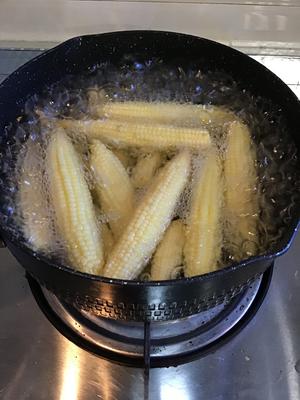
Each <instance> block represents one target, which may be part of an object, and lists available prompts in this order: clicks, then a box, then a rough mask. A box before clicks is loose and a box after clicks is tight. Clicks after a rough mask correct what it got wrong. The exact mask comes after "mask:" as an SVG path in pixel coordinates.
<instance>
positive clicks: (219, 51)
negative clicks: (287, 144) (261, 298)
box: [0, 31, 300, 321]
mask: <svg viewBox="0 0 300 400" xmlns="http://www.w3.org/2000/svg"><path fill="white" fill-rule="evenodd" d="M135 52H138V53H139V54H140V55H141V56H143V55H144V56H145V57H147V58H150V57H158V58H163V59H164V60H167V61H170V63H172V60H177V62H178V60H180V62H181V63H183V64H184V63H188V62H194V61H195V62H197V63H198V64H200V65H201V66H202V65H203V68H205V69H207V70H208V69H210V70H219V69H221V70H223V71H224V72H225V73H228V74H229V75H230V76H232V77H233V78H234V79H235V80H237V81H239V82H241V83H242V85H243V87H244V88H245V89H246V90H247V91H248V92H249V93H251V94H252V95H253V96H255V97H261V98H264V99H267V100H270V101H271V103H272V104H273V105H274V109H276V110H280V112H281V113H282V116H283V117H284V120H285V121H286V122H285V124H286V129H287V132H289V134H290V135H291V137H292V138H293V140H294V141H295V143H296V146H297V148H298V149H299V148H300V135H299V133H300V118H299V117H300V104H299V101H298V99H297V97H296V96H295V95H294V94H293V93H292V91H291V90H290V89H289V88H288V87H287V86H286V85H285V84H284V83H283V82H282V81H281V80H280V79H279V78H277V77H276V76H275V75H274V74H273V73H271V72H270V71H268V70H267V69H266V68H265V67H263V66H262V65H260V64H259V63H257V62H256V61H254V60H253V59H251V58H250V57H248V56H246V55H244V54H242V53H240V52H238V51H236V50H234V49H231V48H229V47H226V46H223V45H221V44H218V43H215V42H212V41H210V40H206V39H201V38H197V37H193V36H189V35H183V34H177V33H168V32H156V31H129V32H114V33H107V34H100V35H90V36H83V37H77V38H74V39H70V40H68V41H67V42H65V43H63V44H61V45H59V46H57V47H55V48H54V49H51V50H49V51H46V52H45V53H43V54H42V55H40V56H38V57H37V58H35V59H34V60H32V61H30V62H28V63H27V64H25V65H24V66H22V67H21V68H19V69H18V70H17V71H16V72H14V73H13V74H12V75H11V76H9V77H8V78H7V79H6V80H5V81H4V82H3V83H2V84H1V85H0V135H2V137H3V136H4V129H5V127H6V126H7V125H9V124H10V123H11V122H12V121H14V120H15V119H16V118H17V117H18V116H19V115H22V114H23V113H24V104H25V101H26V99H28V98H29V97H30V96H32V95H34V94H38V93H41V92H42V91H43V89H44V88H45V87H46V86H49V85H51V84H53V83H55V82H57V81H59V80H61V79H62V77H64V76H67V75H70V74H71V75H80V74H82V73H84V72H85V71H86V70H87V69H88V68H90V67H91V66H94V65H95V64H97V63H101V62H106V61H110V62H116V63H117V62H118V61H120V60H121V59H122V58H123V57H124V55H125V54H130V53H135ZM6 145H7V144H6V141H4V143H3V140H2V142H1V144H0V153H2V154H3V153H4V152H3V150H4V148H5V146H6ZM0 155H1V154H0ZM299 215H300V212H299V206H297V207H296V208H295V211H294V216H293V218H292V221H291V223H290V224H289V226H288V227H287V229H286V231H285V235H284V237H283V238H282V240H281V241H280V242H278V243H277V244H276V248H273V249H272V253H270V254H268V253H267V254H265V255H263V256H258V257H252V258H250V259H248V260H247V261H245V262H242V263H239V264H234V265H231V266H230V267H227V268H225V269H222V270H219V271H216V272H212V273H209V274H206V275H203V276H196V277H193V278H185V279H179V280H170V281H164V282H137V281H122V280H116V279H107V278H102V277H99V276H92V275H88V274H84V273H81V272H77V271H74V270H72V269H69V268H67V267H64V266H62V265H56V264H54V263H51V262H49V260H47V259H46V258H44V257H42V256H38V255H36V254H34V253H33V252H32V251H31V250H29V249H28V248H27V247H26V246H25V245H24V244H22V243H20V242H18V241H17V240H16V239H15V237H14V236H13V235H12V234H11V233H10V231H9V230H8V229H7V226H6V225H5V223H4V221H1V222H0V234H1V236H2V238H3V240H4V242H5V244H6V245H7V247H8V248H9V249H10V251H11V252H12V253H13V254H14V256H15V257H16V258H17V259H18V261H19V262H20V263H21V264H22V265H23V266H24V268H25V269H26V270H27V271H28V272H29V274H31V275H32V276H33V277H34V278H35V279H36V280H37V281H38V282H39V283H40V284H41V285H43V286H45V287H46V288H48V289H49V290H50V291H52V292H54V293H55V294H56V295H58V296H59V297H60V298H62V299H63V300H65V301H66V302H69V303H72V304H73V305H75V306H76V307H80V308H83V309H85V310H88V311H92V312H94V313H96V314H98V315H101V316H104V317H108V318H117V319H123V320H139V321H145V320H150V319H151V320H161V319H176V318H182V317H186V316H188V315H191V314H195V313H197V312H200V311H202V310H205V309H207V308H210V307H212V306H214V305H216V304H218V303H221V302H223V301H224V300H229V299H231V298H232V297H233V296H235V295H236V294H237V293H239V292H241V291H242V290H243V289H244V288H245V286H246V285H249V284H250V283H251V282H252V281H253V280H254V279H256V277H257V276H258V275H260V274H261V273H263V272H264V271H265V270H266V269H267V268H268V267H269V266H270V265H271V263H272V261H273V260H274V258H276V257H277V256H279V255H281V254H283V253H284V252H285V251H286V250H287V249H288V248H289V246H290V244H291V242H292V240H293V237H294V236H295V233H296V230H297V227H298V222H299Z"/></svg>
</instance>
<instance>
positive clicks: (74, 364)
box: [59, 342, 80, 400]
mask: <svg viewBox="0 0 300 400" xmlns="http://www.w3.org/2000/svg"><path fill="white" fill-rule="evenodd" d="M74 350H75V351H74ZM62 354H63V358H64V359H63V367H62V369H61V372H62V377H61V378H62V380H61V389H60V395H59V400H77V399H78V392H79V386H80V359H79V357H78V356H77V355H76V347H75V346H74V345H73V344H72V343H70V342H69V343H67V344H66V343H64V345H63V347H62Z"/></svg>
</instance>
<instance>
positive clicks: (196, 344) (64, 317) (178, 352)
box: [27, 266, 273, 368]
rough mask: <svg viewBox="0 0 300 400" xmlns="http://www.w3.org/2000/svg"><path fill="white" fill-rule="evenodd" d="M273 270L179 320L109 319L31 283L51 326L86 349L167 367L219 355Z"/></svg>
mask: <svg viewBox="0 0 300 400" xmlns="http://www.w3.org/2000/svg"><path fill="white" fill-rule="evenodd" d="M272 271H273V266H272V267H270V268H269V269H268V271H267V272H265V274H264V275H263V276H261V277H259V278H258V279H257V280H255V281H254V282H253V283H252V284H251V286H249V287H248V288H247V289H245V290H244V291H243V292H242V293H240V294H239V295H237V296H236V297H235V298H234V299H232V300H231V301H230V302H229V303H227V304H221V305H218V306H216V307H214V308H211V309H210V310H207V311H204V312H201V313H199V314H196V315H192V316H190V317H187V318H184V319H178V320H175V321H152V322H151V321H149V322H145V323H143V322H128V321H117V320H110V319H107V318H103V317H98V316H95V315H91V314H89V313H88V312H86V311H83V310H78V309H76V308H75V307H73V306H71V305H69V304H66V303H64V302H62V301H60V300H59V299H58V298H57V297H56V296H55V295H53V294H52V293H51V292H49V291H47V290H46V289H44V288H42V287H41V286H40V285H39V284H38V283H37V282H36V281H35V280H34V279H33V278H32V277H31V276H28V277H27V278H28V281H29V285H30V288H31V290H32V293H33V295H34V297H35V299H36V301H37V303H38V304H39V306H40V308H41V309H42V311H43V312H44V314H45V315H46V316H47V318H48V319H49V320H50V322H51V323H52V324H53V325H54V326H55V327H56V328H57V329H58V331H59V332H61V333H62V334H63V335H64V336H65V337H67V338H68V339H69V340H71V341H72V342H74V343H75V344H77V345H78V346H80V347H81V348H83V349H85V350H87V351H89V352H92V353H94V354H96V355H98V356H100V357H103V358H106V359H109V360H111V361H114V362H117V363H119V364H125V365H128V366H135V367H146V368H149V367H164V366H173V365H178V364H182V363H185V362H188V361H191V360H193V359H196V358H200V357H202V356H204V355H206V354H207V353H209V352H212V351H215V350H216V349H217V348H218V347H219V346H220V345H222V344H224V343H225V342H227V341H228V340H229V339H230V338H232V337H233V336H234V335H235V334H237V333H238V332H239V331H240V330H241V329H242V328H243V327H244V326H245V325H246V324H247V323H248V322H249V321H250V320H251V318H252V317H253V316H254V315H255V313H256V312H257V310H258V309H259V307H260V305H261V303H262V301H263V299H264V297H265V295H266V293H267V290H268V287H269V284H270V280H271V276H272Z"/></svg>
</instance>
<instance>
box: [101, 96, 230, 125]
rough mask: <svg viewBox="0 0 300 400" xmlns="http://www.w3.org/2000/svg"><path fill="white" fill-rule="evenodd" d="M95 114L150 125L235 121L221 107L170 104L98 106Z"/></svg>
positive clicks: (133, 103) (112, 104) (142, 103)
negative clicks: (145, 122)
mask: <svg viewBox="0 0 300 400" xmlns="http://www.w3.org/2000/svg"><path fill="white" fill-rule="evenodd" d="M97 114H98V116H99V117H100V118H101V117H108V118H112V119H118V120H128V121H131V120H132V121H139V122H141V121H143V120H144V121H148V122H151V123H160V124H172V123H185V122H189V123H198V124H199V123H202V124H209V123H212V124H213V125H223V124H224V123H225V122H229V121H233V120H234V119H236V117H235V116H234V114H233V113H232V112H231V111H229V110H226V109H225V108H222V107H217V106H206V105H202V104H200V105H197V104H179V103H172V102H152V103H151V102H143V101H125V102H122V103H121V102H109V103H103V105H98V107H97Z"/></svg>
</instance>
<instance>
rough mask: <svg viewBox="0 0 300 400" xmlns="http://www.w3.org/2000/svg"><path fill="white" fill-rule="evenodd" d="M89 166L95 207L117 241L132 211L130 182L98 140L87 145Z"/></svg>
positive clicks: (123, 170) (119, 165) (117, 160)
mask: <svg viewBox="0 0 300 400" xmlns="http://www.w3.org/2000/svg"><path fill="white" fill-rule="evenodd" d="M90 165H91V169H92V171H93V173H94V177H95V183H96V186H95V189H96V193H97V196H98V201H99V204H100V205H101V209H102V211H103V212H104V214H106V215H107V216H108V218H109V225H110V227H111V229H112V231H113V234H114V236H115V237H116V238H117V237H118V236H119V235H120V234H121V233H122V231H123V230H124V228H125V226H126V225H127V222H128V219H129V218H130V217H131V214H132V211H133V204H134V191H133V187H132V184H131V181H130V178H129V176H128V174H127V172H126V170H125V168H124V167H123V165H122V163H121V162H120V161H119V159H118V158H117V157H116V156H115V155H114V153H113V152H112V151H110V150H109V149H108V148H107V147H106V146H105V145H104V144H103V143H101V142H100V141H98V140H94V141H93V143H92V145H91V159H90Z"/></svg>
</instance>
